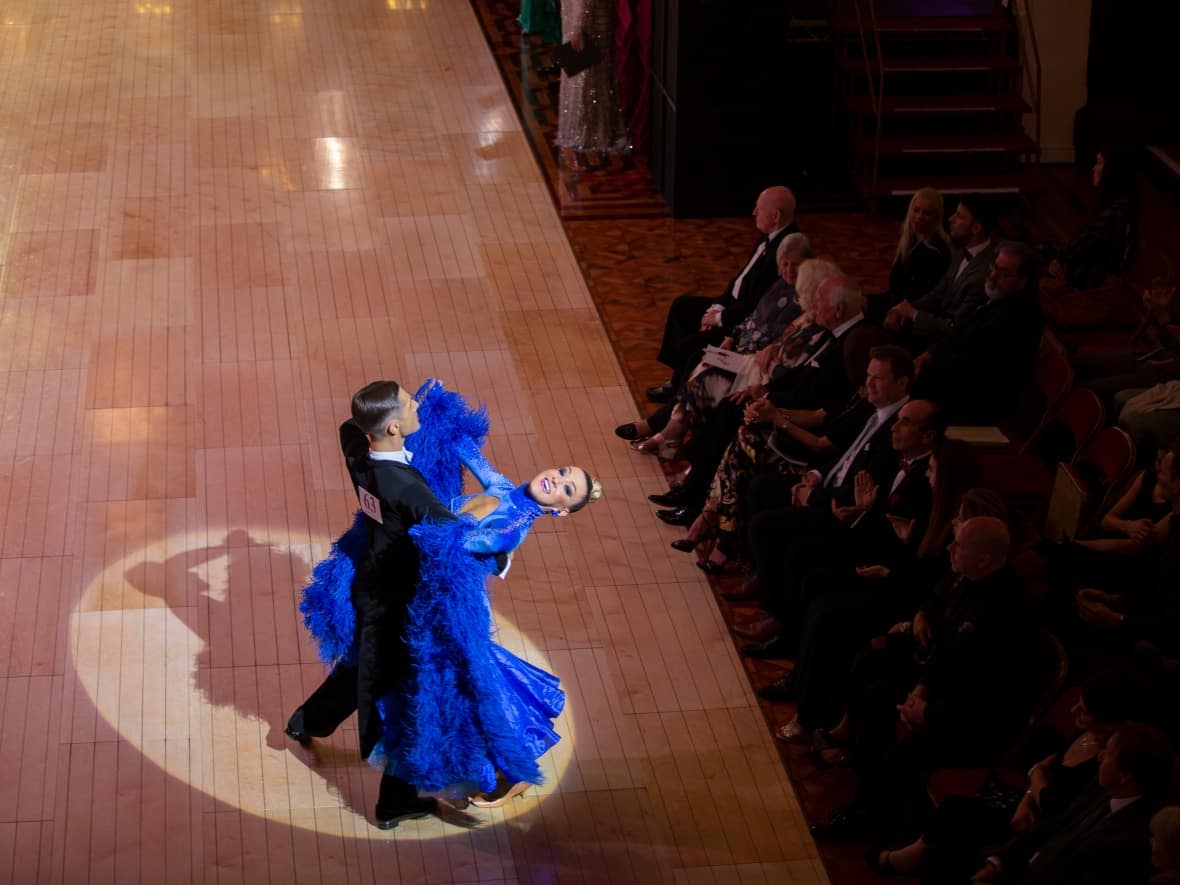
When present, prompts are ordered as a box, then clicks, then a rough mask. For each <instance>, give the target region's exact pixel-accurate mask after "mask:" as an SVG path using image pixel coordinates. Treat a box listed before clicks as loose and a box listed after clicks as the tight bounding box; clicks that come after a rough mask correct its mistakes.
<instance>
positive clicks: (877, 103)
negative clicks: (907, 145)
mask: <svg viewBox="0 0 1180 885" xmlns="http://www.w3.org/2000/svg"><path fill="white" fill-rule="evenodd" d="M865 6H867V7H868V10H867V13H865V12H862V11H861V0H852V9H853V12H854V13H855V14H856V30H857V35H858V36H859V37H860V51H861V55H863V56H864V62H865V80H867V81H868V84H869V102H870V104H871V105H872V107H873V116H874V117H875V118H876V123H877V125H876V126H875V127H874V133H873V158H872V169H873V171H872V176H871V181H872V189H871V190H870V193H872V194H875V193H877V176H878V174H879V171H880V166H881V129H882V125H883V123H884V117H883V115H882V107H883V105H884V102H885V53H884V52H883V51H882V50H881V31H880V29H879V28H878V27H877V0H865ZM866 17H867V18H868V30H869V31H870V33H871V34H872V37H873V51H874V52H875V53H876V59H877V70H876V73H877V76H876V78H874V77H873V63H872V60H871V59H870V58H869V41H868V40H867V39H866V35H865V30H866V26H865V18H866Z"/></svg>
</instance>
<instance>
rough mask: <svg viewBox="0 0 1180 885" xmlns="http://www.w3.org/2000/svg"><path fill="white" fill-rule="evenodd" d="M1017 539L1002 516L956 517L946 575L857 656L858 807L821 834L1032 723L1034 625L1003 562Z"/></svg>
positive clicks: (896, 802) (859, 821)
mask: <svg viewBox="0 0 1180 885" xmlns="http://www.w3.org/2000/svg"><path fill="white" fill-rule="evenodd" d="M1010 544H1011V541H1010V538H1009V534H1008V527H1007V525H1005V523H1004V522H1003V521H1002V520H1000V519H996V518H995V517H990V516H979V517H975V518H973V519H968V520H966V521H964V522H962V523H959V524H958V525H957V526H956V528H955V533H954V540H953V541H952V542H951V544H950V547H949V552H950V564H951V570H950V572H949V573H948V574H947V576H946V578H944V580H943V581H942V582H941V583H940V584H939V585H938V587H936V588H935V590H934V592H933V593H932V594H931V595H930V597H929V598H928V599H927V600H926V602H925V603H924V604H923V606H922V609H921V611H919V612H918V614H917V615H916V616H915V617H914V619H913V621H908V622H903V623H901V624H897V625H895V626H894V627H893V628H892V629H891V630H890V632H889V635H888V636H886V637H881V638H880V639H877V640H874V642H873V645H872V646H871V648H870V650H868V651H867V652H866V653H863V654H862V656H861V657H860V658H859V659H858V661H857V663H856V664H855V665H854V672H853V675H852V681H853V683H854V688H853V693H852V696H851V698H850V700H849V708H848V724H849V728H850V735H849V739H850V740H849V742H850V754H849V761H850V762H851V763H852V767H853V768H854V769H855V770H856V771H857V773H858V774H859V775H860V782H859V784H858V786H857V793H856V798H855V799H854V800H853V802H852V804H850V805H848V806H846V807H845V808H842V809H839V810H838V811H834V812H832V814H831V815H830V816H829V819H830V823H829V824H827V825H816V826H814V827H812V831H813V833H814V834H815V835H816V837H817V838H821V839H822V838H840V837H844V836H850V835H854V834H855V833H856V832H857V831H858V830H860V829H862V828H863V827H864V826H865V825H868V824H871V823H874V822H877V821H880V820H882V819H883V818H885V817H887V816H888V815H892V814H897V813H899V812H901V811H902V810H904V809H906V808H907V807H908V805H909V803H910V802H912V801H913V800H914V799H915V797H916V796H917V790H918V787H919V779H918V774H919V773H920V772H921V771H923V770H926V769H930V768H942V767H948V766H986V765H988V764H990V763H991V762H993V761H994V760H995V759H997V758H998V757H999V756H1000V755H1001V754H1002V753H1003V752H1004V751H1005V750H1007V749H1008V747H1009V745H1010V744H1011V742H1012V740H1013V739H1014V738H1015V737H1016V735H1017V734H1018V733H1019V731H1020V729H1021V728H1022V727H1023V725H1024V723H1025V722H1026V721H1027V717H1028V714H1029V711H1030V710H1031V707H1032V703H1033V701H1034V697H1033V693H1034V689H1035V685H1036V679H1035V678H1034V674H1035V672H1036V669H1035V661H1036V642H1037V639H1036V638H1037V629H1036V624H1035V622H1034V620H1033V618H1032V616H1031V612H1030V610H1029V607H1028V605H1027V597H1026V594H1025V590H1024V587H1023V585H1022V584H1021V583H1020V582H1019V580H1018V579H1016V578H1015V577H1014V576H1013V575H1012V573H1011V572H1010V571H1009V570H1008V568H1007V562H1008V552H1009V547H1010Z"/></svg>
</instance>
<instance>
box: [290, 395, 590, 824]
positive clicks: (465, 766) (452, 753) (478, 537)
mask: <svg viewBox="0 0 1180 885" xmlns="http://www.w3.org/2000/svg"><path fill="white" fill-rule="evenodd" d="M415 399H417V400H418V402H419V411H418V414H419V425H420V426H419V428H418V429H417V430H416V432H414V433H413V435H412V438H411V439H410V443H411V444H412V445H413V447H414V458H413V467H414V469H415V470H417V471H418V472H419V473H420V474H421V475H422V476H423V478H424V479H425V480H426V483H427V485H428V486H429V487H430V488H431V490H432V491H433V492H434V493H435V495H436V496H437V497H438V498H439V499H440V500H442V501H444V502H449V504H450V507H451V509H452V511H457V515H458V517H459V518H458V519H438V520H430V519H427V520H426V521H423V522H421V523H419V524H418V525H415V526H414V527H412V528H411V529H410V531H409V534H410V537H411V538H412V539H413V541H414V543H415V546H416V547H417V549H418V556H419V580H418V583H417V587H416V589H415V591H414V595H413V599H412V601H411V602H410V603H409V608H408V613H407V618H406V627H405V643H406V646H407V648H408V651H409V656H410V663H411V667H410V669H409V673H410V675H409V676H408V677H407V678H405V679H403V680H401V681H399V682H398V684H397V685H396V686H395V687H394V688H393V690H391V691H389V692H387V693H386V694H385V695H384V696H383V697H382V698H381V699H380V700H379V701H378V704H377V706H378V711H379V713H380V717H381V723H382V727H383V733H382V736H381V738H380V740H379V741H378V742H377V744H376V746H375V748H374V749H373V750H372V752H371V753H370V754H369V755H368V759H369V762H370V764H372V765H374V766H375V767H380V768H383V769H384V771H385V773H386V775H388V776H390V777H396V778H399V779H401V780H402V781H406V782H408V783H411V784H414V785H415V786H417V787H418V788H419V789H421V790H424V791H427V792H441V793H443V794H445V795H448V796H451V797H466V796H469V795H471V794H473V793H474V794H483V796H482V797H480V796H478V795H477V803H478V804H485V805H497V804H500V803H501V802H503V801H506V800H507V799H508V798H511V796H513V795H519V793H521V792H523V791H524V789H526V788H527V785H528V784H530V783H533V784H537V783H540V782H541V772H540V768H539V767H538V765H537V759H538V758H539V757H540V756H541V755H543V754H544V753H545V752H546V751H547V750H548V749H549V748H550V747H552V746H553V745H554V744H555V743H557V741H558V740H559V739H560V736H559V735H558V734H557V732H555V731H554V730H553V726H552V720H553V719H554V718H555V717H556V716H557V715H559V714H560V712H561V709H562V706H563V704H564V699H565V697H564V694H563V693H562V691H561V689H560V688H559V687H558V681H557V679H556V677H554V676H552V675H551V674H549V673H546V672H545V671H543V670H541V669H539V668H537V667H534V666H532V665H531V664H528V663H527V662H525V661H523V660H521V659H520V658H518V657H516V656H515V655H513V654H511V653H510V652H508V651H506V650H505V649H503V648H501V647H500V646H499V645H497V644H496V643H494V642H493V641H492V639H491V626H492V614H491V606H490V604H489V602H488V599H487V594H486V592H485V589H484V583H485V579H486V577H487V575H488V574H490V573H493V572H495V571H496V570H497V566H496V565H495V563H496V555H497V554H511V553H512V552H513V551H514V550H515V549H516V548H517V547H518V546H519V545H520V543H521V542H522V541H523V540H524V538H525V536H526V535H527V533H528V531H529V529H530V528H531V526H532V523H533V521H534V520H535V519H537V517H539V516H541V515H543V514H546V513H547V514H550V515H552V516H565V515H567V514H569V513H573V512H576V511H577V510H579V509H581V508H582V507H584V506H585V505H586V504H587V503H589V502H590V501H593V500H597V498H598V497H600V496H601V487H600V486H599V484H598V482H597V481H596V480H594V479H593V478H592V477H591V476H590V475H589V473H587V472H586V471H585V470H583V469H582V468H579V467H561V468H552V469H550V470H546V471H543V472H541V473H540V474H538V475H537V476H536V477H534V478H533V479H532V480H531V481H530V482H529V483H527V484H525V485H521V486H514V485H513V483H512V482H510V481H509V480H508V479H507V478H506V477H504V476H503V475H502V474H500V473H498V472H497V471H496V470H495V469H494V468H492V466H491V465H490V464H489V463H488V462H487V461H486V459H484V458H483V455H482V453H481V451H480V447H481V445H482V443H483V440H484V437H485V436H486V434H487V429H488V420H487V415H486V413H485V412H484V411H483V410H480V411H473V410H471V409H470V408H469V407H468V406H467V404H466V403H465V402H464V401H463V398H462V397H460V396H459V395H458V394H456V393H452V392H450V391H447V390H445V389H444V388H443V387H442V386H441V385H439V384H436V383H434V382H427V383H426V384H425V385H423V387H422V388H421V389H420V390H419V391H418V394H417V395H416V397H415ZM464 466H466V467H467V468H468V469H470V470H471V471H472V473H473V474H474V475H475V477H476V479H478V480H479V482H480V484H481V486H482V487H483V491H482V493H480V494H477V495H471V496H463V495H462V494H461V490H462V471H463V467H464ZM365 533H366V526H365V523H364V516H363V515H361V514H358V516H357V521H356V522H355V523H354V525H353V527H352V528H351V529H350V530H349V531H348V532H346V533H345V534H344V535H343V536H342V537H341V538H340V539H339V540H338V541H337V542H336V543H335V544H334V545H333V549H332V552H331V554H330V555H329V557H328V558H327V559H325V560H324V561H322V562H321V563H319V564H318V565H317V566H316V568H315V570H314V572H313V575H312V581H311V583H310V584H309V586H308V587H307V588H305V590H304V598H303V602H302V603H301V605H300V610H301V611H302V612H303V614H304V622H305V624H306V625H307V627H308V629H309V630H310V631H311V633H312V635H313V637H314V638H315V639H316V641H317V643H318V644H319V651H320V657H321V659H322V660H324V661H325V662H326V663H335V662H337V661H340V660H348V659H349V656H350V655H352V654H354V653H355V652H354V642H355V640H354V633H355V624H354V621H353V618H354V615H353V608H352V605H351V603H350V592H351V585H352V579H353V576H354V574H355V565H356V560H357V557H358V556H359V555H360V554H361V553H362V552H363V550H364V546H365ZM506 571H507V569H505V570H504V571H501V572H500V575H501V576H503V575H504V574H505V573H506Z"/></svg>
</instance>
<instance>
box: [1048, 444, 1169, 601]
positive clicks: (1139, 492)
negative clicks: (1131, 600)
mask: <svg viewBox="0 0 1180 885" xmlns="http://www.w3.org/2000/svg"><path fill="white" fill-rule="evenodd" d="M1161 457H1162V456H1161ZM1158 460H1159V459H1157V464H1156V465H1154V466H1153V467H1152V468H1151V469H1148V470H1140V471H1139V472H1138V473H1137V474H1135V476H1134V477H1132V479H1131V482H1130V483H1129V484H1128V485H1127V488H1126V490H1125V491H1124V492H1123V494H1122V496H1121V497H1120V498H1119V499H1118V500H1117V501H1116V502H1115V503H1114V504H1113V505H1112V506H1111V508H1110V509H1109V510H1108V511H1107V512H1106V513H1105V514H1103V516H1102V521H1101V523H1100V524H1099V530H1100V532H1101V536H1100V537H1096V538H1078V539H1073V540H1068V539H1067V540H1065V541H1062V542H1060V543H1051V542H1048V541H1043V542H1041V543H1040V544H1039V545H1038V549H1039V550H1040V551H1041V552H1042V553H1043V554H1044V556H1045V557H1046V559H1047V560H1048V561H1049V563H1050V568H1051V573H1052V575H1053V577H1054V583H1055V584H1056V585H1057V586H1060V587H1065V588H1077V587H1086V586H1094V587H1099V588H1102V587H1110V586H1116V585H1117V584H1118V583H1119V582H1120V581H1122V580H1124V579H1127V578H1130V579H1132V580H1136V579H1138V577H1140V576H1141V575H1142V572H1143V569H1144V568H1147V567H1149V564H1150V561H1149V558H1148V557H1146V556H1145V554H1147V553H1148V552H1149V551H1150V550H1152V549H1153V548H1155V547H1158V546H1159V545H1160V544H1162V543H1163V542H1164V541H1165V540H1166V539H1167V536H1168V532H1169V530H1170V527H1171V520H1172V503H1171V501H1169V500H1168V499H1167V490H1166V488H1165V484H1162V483H1161V482H1160V481H1159V478H1158V476H1157V471H1158V467H1159V465H1158ZM1070 604H1071V607H1072V597H1071V599H1070Z"/></svg>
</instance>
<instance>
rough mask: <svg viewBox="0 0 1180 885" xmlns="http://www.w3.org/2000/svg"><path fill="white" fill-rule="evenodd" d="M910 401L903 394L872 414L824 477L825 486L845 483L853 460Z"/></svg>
mask: <svg viewBox="0 0 1180 885" xmlns="http://www.w3.org/2000/svg"><path fill="white" fill-rule="evenodd" d="M909 401H910V398H909V396H903V397H902V398H901V399H899V400H898V401H897V402H895V403H890V404H889V405H887V406H881V407H880V408H878V409H877V411H876V412H874V413H873V414H872V416H871V417H870V418H869V420H868V421H866V422H865V426H864V429H863V430H862V431H861V432H860V436H858V437H857V438H856V440H855V441H854V442H853V443H852V445H850V446H849V447H848V448H847V449H846V450H845V451H844V454H843V455H841V456H840V460H839V461H837V462H836V464H835V466H834V467H833V468H832V469H831V470H829V471H828V475H827V477H826V478H825V479H824V485H825V486H833V487H838V486H840V485H842V484H843V483H844V477H846V476H847V475H848V470H849V468H851V467H852V462H853V461H855V460H856V456H857V455H859V454H860V452H861V450H862V449H863V448H864V447H865V446H866V445H868V442H869V440H870V439H872V438H873V434H875V433H876V432H877V431H878V430H879V429H880V428H881V426H882V425H883V424H884V423H885V422H886V421H888V420H889V419H890V418H892V417H893V416H894V415H896V414H897V412H898V411H899V410H900V409H901V407H902V406H904V405H905V404H906V403H908V402H909Z"/></svg>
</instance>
